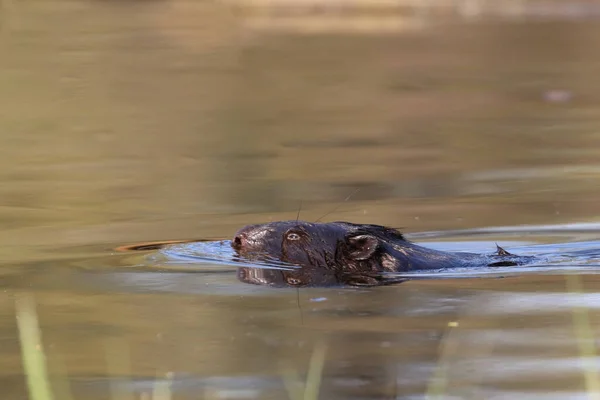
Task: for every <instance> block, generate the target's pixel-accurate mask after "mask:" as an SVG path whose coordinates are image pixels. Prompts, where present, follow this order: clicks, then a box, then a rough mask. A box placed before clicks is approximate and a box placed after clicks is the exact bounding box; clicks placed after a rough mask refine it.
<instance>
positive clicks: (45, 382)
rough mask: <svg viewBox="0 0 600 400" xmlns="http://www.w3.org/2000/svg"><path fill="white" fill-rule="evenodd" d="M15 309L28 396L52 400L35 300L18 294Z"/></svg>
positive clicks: (32, 399) (26, 295) (33, 398)
mask: <svg viewBox="0 0 600 400" xmlns="http://www.w3.org/2000/svg"><path fill="white" fill-rule="evenodd" d="M15 309H16V314H17V315H16V317H17V328H18V330H19V340H20V342H21V356H22V357H23V369H24V370H25V375H26V377H27V389H28V390H29V396H30V398H31V400H53V396H52V390H51V389H50V381H49V379H48V370H47V368H46V355H45V353H44V348H43V347H42V335H41V332H40V327H39V324H38V317H37V312H36V309H35V299H34V298H33V296H32V295H30V294H18V295H16V296H15Z"/></svg>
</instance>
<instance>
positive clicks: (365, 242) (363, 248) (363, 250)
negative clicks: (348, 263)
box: [346, 235, 379, 260]
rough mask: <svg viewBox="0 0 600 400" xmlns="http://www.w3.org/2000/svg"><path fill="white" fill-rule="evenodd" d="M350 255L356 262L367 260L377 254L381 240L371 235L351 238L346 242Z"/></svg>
mask: <svg viewBox="0 0 600 400" xmlns="http://www.w3.org/2000/svg"><path fill="white" fill-rule="evenodd" d="M346 244H347V245H348V254H349V255H350V257H352V259H354V260H366V259H368V258H369V257H371V256H372V255H373V253H375V250H377V246H378V245H379V240H377V238H376V237H375V236H371V235H358V236H351V237H349V238H348V239H347V240H346Z"/></svg>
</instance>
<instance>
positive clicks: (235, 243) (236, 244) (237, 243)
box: [231, 233, 248, 250]
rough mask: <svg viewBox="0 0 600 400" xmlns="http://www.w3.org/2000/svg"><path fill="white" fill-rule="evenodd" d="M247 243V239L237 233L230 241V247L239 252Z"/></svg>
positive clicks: (242, 234)
mask: <svg viewBox="0 0 600 400" xmlns="http://www.w3.org/2000/svg"><path fill="white" fill-rule="evenodd" d="M247 241H248V238H247V236H246V235H245V234H244V233H237V234H236V235H235V236H234V237H233V240H232V241H231V247H233V248H234V249H235V250H239V249H241V248H242V247H243V246H244V244H246V243H247Z"/></svg>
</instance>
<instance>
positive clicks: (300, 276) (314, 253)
mask: <svg viewBox="0 0 600 400" xmlns="http://www.w3.org/2000/svg"><path fill="white" fill-rule="evenodd" d="M231 245H232V247H233V248H234V249H235V250H236V252H237V253H238V254H239V255H240V256H242V257H244V258H245V259H250V260H252V259H256V260H266V261H269V260H272V261H281V262H284V263H287V264H290V265H294V266H297V268H295V269H293V270H285V271H283V270H274V269H264V268H249V267H241V268H239V269H238V278H239V279H240V280H241V281H243V282H247V283H254V284H262V285H272V286H333V285H355V286H376V285H384V284H390V283H398V282H401V281H404V280H406V279H398V278H389V277H386V275H385V273H386V272H387V273H394V272H396V273H397V272H408V271H417V270H440V269H446V268H460V267H476V266H509V265H520V264H525V263H527V262H530V261H531V257H520V256H515V255H513V254H510V253H508V252H507V251H506V250H504V249H502V248H500V247H498V249H497V251H496V252H495V253H492V254H488V255H481V254H475V253H450V252H444V251H438V250H433V249H429V248H425V247H422V246H419V245H416V244H414V243H411V242H409V241H408V240H406V239H405V238H404V236H403V235H402V233H401V232H399V231H398V230H396V229H392V228H388V227H385V226H380V225H369V224H353V223H349V222H329V223H311V222H305V221H295V220H293V221H278V222H271V223H267V224H260V225H249V226H246V227H244V228H242V229H240V230H239V231H238V232H237V233H236V234H235V236H234V238H233V240H232V243H231Z"/></svg>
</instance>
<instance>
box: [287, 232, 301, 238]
mask: <svg viewBox="0 0 600 400" xmlns="http://www.w3.org/2000/svg"><path fill="white" fill-rule="evenodd" d="M285 237H286V239H287V240H300V235H298V234H297V233H295V232H290V233H288V234H287V235H286V236H285Z"/></svg>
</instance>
